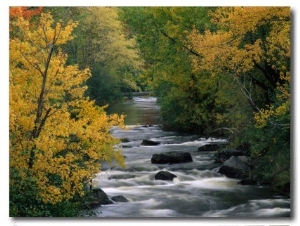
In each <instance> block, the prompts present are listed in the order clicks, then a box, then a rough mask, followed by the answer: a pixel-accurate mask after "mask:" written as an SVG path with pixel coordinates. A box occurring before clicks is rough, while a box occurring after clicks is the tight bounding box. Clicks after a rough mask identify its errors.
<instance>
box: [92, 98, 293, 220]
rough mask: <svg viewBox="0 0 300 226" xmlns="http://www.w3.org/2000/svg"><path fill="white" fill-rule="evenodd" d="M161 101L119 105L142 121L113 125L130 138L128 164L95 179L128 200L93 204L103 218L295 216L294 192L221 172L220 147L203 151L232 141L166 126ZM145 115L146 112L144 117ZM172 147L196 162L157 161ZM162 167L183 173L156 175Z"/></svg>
mask: <svg viewBox="0 0 300 226" xmlns="http://www.w3.org/2000/svg"><path fill="white" fill-rule="evenodd" d="M155 101H156V99H155V98H140V97H139V98H138V97H137V98H135V99H133V100H130V101H128V102H127V103H126V104H122V105H120V106H121V107H120V109H119V111H118V112H116V108H115V109H114V111H115V112H116V113H123V112H124V113H125V114H127V117H129V119H128V121H127V123H128V122H129V123H131V122H134V120H135V119H138V122H134V123H135V124H138V123H139V124H140V125H133V124H128V130H121V129H119V128H113V129H112V133H113V134H114V135H115V136H116V137H119V138H126V139H128V140H129V142H128V141H127V142H123V143H121V144H120V147H121V148H122V150H123V155H124V156H125V160H126V168H124V169H122V168H119V167H110V166H108V165H105V166H103V169H102V171H101V172H100V173H99V174H98V175H97V177H96V178H95V179H94V180H93V186H94V187H99V188H101V189H102V190H103V191H104V192H105V193H106V194H107V195H108V196H109V197H113V196H119V195H122V196H124V197H125V198H126V199H127V200H128V202H115V203H113V204H109V205H102V206H99V207H97V208H95V209H93V211H94V212H95V213H96V214H97V217H111V218H117V217H129V218H135V217H143V218H144V217H180V218H182V217H197V218H201V217H205V218H207V217H214V218H215V217H234V218H236V217H237V218H241V217H242V218H270V217H272V218H274V217H289V216H290V199H289V198H288V197H282V196H279V195H278V194H275V193H272V192H271V191H270V190H269V189H268V188H267V187H263V186H259V185H257V186H250V185H247V186H245V185H240V184H238V182H239V180H236V179H231V178H227V177H225V176H224V175H221V174H219V173H217V171H218V167H219V166H220V165H219V164H216V163H215V161H214V156H213V155H214V153H215V152H199V151H198V150H197V149H198V147H200V146H203V145H205V144H207V143H226V142H227V141H226V140H225V139H213V138H203V137H199V136H196V135H187V134H180V133H176V132H170V131H168V132H167V131H163V130H162V129H161V127H160V126H159V125H158V119H159V108H158V107H157V106H156V104H155ZM126 110H129V112H126ZM128 113H130V114H128ZM131 116H132V117H131ZM130 117H131V118H130ZM143 117H146V119H145V120H144V121H143V120H142V119H143ZM149 120H150V121H149ZM151 120H152V121H151ZM125 122H126V121H125ZM156 123H157V124H156ZM145 125H147V126H145ZM144 139H150V140H153V141H158V142H160V144H159V145H157V146H143V145H141V142H142V140H144ZM169 151H180V152H182V151H184V152H189V153H190V154H191V155H192V158H193V162H190V163H180V164H171V165H170V164H152V163H151V157H152V155H153V154H156V153H163V152H169ZM161 170H165V171H169V172H171V173H173V174H175V175H176V176H177V177H176V178H174V179H173V181H163V180H155V179H154V175H155V174H156V173H157V172H159V171H161Z"/></svg>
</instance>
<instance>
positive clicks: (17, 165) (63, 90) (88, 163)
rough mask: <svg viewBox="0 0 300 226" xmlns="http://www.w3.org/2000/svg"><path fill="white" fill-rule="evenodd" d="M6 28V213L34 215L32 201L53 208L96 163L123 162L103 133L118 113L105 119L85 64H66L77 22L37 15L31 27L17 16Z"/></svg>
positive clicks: (80, 190)
mask: <svg viewBox="0 0 300 226" xmlns="http://www.w3.org/2000/svg"><path fill="white" fill-rule="evenodd" d="M11 26H13V29H14V30H15V31H17V34H16V35H15V36H13V37H12V38H11V39H10V77H9V82H10V86H9V88H10V103H9V104H10V122H9V123H10V124H9V126H10V189H11V194H10V198H11V200H12V201H11V209H10V210H11V214H12V215H13V216H24V215H26V214H29V215H30V214H31V215H35V214H37V215H38V214H39V212H37V213H36V212H35V211H38V209H39V208H40V207H38V206H36V203H32V200H34V199H35V201H37V203H40V204H41V203H44V204H49V205H56V204H59V203H62V202H65V201H68V200H71V199H72V198H74V197H75V196H82V195H83V194H84V183H86V182H87V181H89V180H90V179H91V178H93V176H94V175H95V173H97V172H99V170H100V168H101V162H102V161H108V162H110V163H117V164H120V165H124V159H123V156H122V154H121V152H120V151H117V150H115V149H114V145H115V144H116V143H118V139H116V138H115V137H113V136H112V135H111V134H110V133H109V130H110V128H111V127H112V126H118V125H122V122H123V116H118V115H110V116H108V115H106V113H105V111H104V107H96V106H95V105H94V102H93V101H90V100H89V98H85V97H84V92H85V91H86V88H87V87H86V86H85V85H84V83H85V81H86V80H87V79H88V78H89V77H90V76H91V74H90V70H89V69H83V70H80V69H79V68H78V66H77V65H66V61H67V55H66V54H64V53H63V52H62V50H61V49H60V48H59V46H60V45H63V44H65V43H66V42H68V41H71V40H72V39H73V36H72V31H73V30H74V28H75V27H76V26H77V23H76V22H72V21H69V22H68V24H67V25H66V26H62V24H61V23H60V22H57V23H56V24H55V23H54V20H53V18H52V15H51V14H50V13H42V14H41V16H40V18H39V21H38V23H37V24H31V23H30V21H29V20H27V19H26V18H24V17H22V16H20V17H18V18H17V19H16V20H14V21H12V22H11ZM28 191H34V192H31V193H28ZM26 195H27V196H29V195H34V196H33V197H32V196H31V197H26ZM24 200H25V201H24ZM20 201H22V202H21V203H20ZM20 205H24V206H20ZM42 206H43V205H42ZM24 208H25V209H24ZM26 208H28V209H26ZM32 208H33V209H34V210H33V211H31V212H30V210H31V209H32ZM26 211H27V212H26Z"/></svg>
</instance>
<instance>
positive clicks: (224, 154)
mask: <svg viewBox="0 0 300 226" xmlns="http://www.w3.org/2000/svg"><path fill="white" fill-rule="evenodd" d="M241 155H244V153H243V152H242V151H240V150H236V149H224V150H222V151H220V152H218V153H216V154H215V155H214V157H215V162H216V163H223V162H225V161H226V160H228V159H229V158H230V157H231V156H241Z"/></svg>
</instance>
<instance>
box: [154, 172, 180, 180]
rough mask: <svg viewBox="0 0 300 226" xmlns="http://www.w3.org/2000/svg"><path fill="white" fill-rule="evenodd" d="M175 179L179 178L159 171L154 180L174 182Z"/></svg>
mask: <svg viewBox="0 0 300 226" xmlns="http://www.w3.org/2000/svg"><path fill="white" fill-rule="evenodd" d="M175 177H177V176H176V175H175V174H173V173H170V172H168V171H159V172H158V173H157V174H155V176H154V179H155V180H173V179H174V178H175Z"/></svg>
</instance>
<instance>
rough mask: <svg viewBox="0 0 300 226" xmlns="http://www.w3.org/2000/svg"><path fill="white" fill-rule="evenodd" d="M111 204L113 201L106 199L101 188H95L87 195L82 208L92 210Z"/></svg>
mask: <svg viewBox="0 0 300 226" xmlns="http://www.w3.org/2000/svg"><path fill="white" fill-rule="evenodd" d="M112 203H113V201H112V200H110V199H109V198H108V196H107V194H106V193H105V192H104V191H103V190H102V189H101V188H96V189H93V190H91V191H89V192H88V193H87V195H86V197H85V202H84V206H85V207H87V208H94V207H96V206H101V205H107V204H112Z"/></svg>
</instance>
